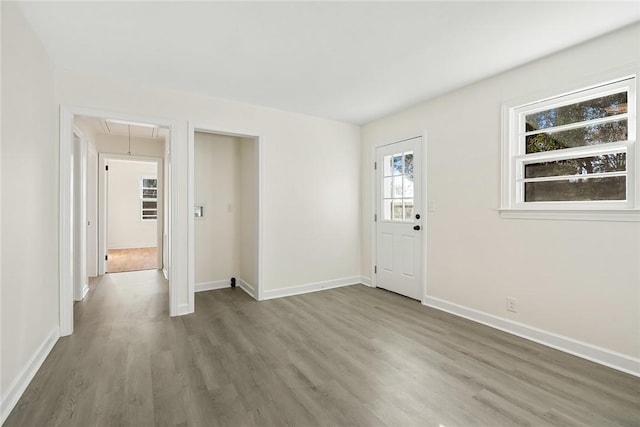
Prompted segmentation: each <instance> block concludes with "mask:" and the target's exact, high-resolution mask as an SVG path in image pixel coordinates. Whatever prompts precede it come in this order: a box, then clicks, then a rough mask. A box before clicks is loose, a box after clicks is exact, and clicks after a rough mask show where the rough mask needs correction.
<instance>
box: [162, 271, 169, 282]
mask: <svg viewBox="0 0 640 427" xmlns="http://www.w3.org/2000/svg"><path fill="white" fill-rule="evenodd" d="M162 274H163V275H164V278H165V280H169V270H167V269H166V268H163V269H162Z"/></svg>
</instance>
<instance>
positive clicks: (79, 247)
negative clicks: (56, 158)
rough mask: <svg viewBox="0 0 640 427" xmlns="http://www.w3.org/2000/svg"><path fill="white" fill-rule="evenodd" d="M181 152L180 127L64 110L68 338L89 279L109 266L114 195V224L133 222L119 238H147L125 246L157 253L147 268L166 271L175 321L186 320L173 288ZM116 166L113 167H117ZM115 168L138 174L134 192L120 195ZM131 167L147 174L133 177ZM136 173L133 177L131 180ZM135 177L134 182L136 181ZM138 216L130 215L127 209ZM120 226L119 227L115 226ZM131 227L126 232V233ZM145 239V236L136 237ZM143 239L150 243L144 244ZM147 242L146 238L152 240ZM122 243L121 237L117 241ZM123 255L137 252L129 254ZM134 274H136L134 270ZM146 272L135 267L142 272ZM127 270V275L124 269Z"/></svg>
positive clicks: (63, 320) (64, 331)
mask: <svg viewBox="0 0 640 427" xmlns="http://www.w3.org/2000/svg"><path fill="white" fill-rule="evenodd" d="M176 146H177V138H176V124H175V122H173V121H168V120H164V119H154V118H143V117H138V116H132V115H128V114H122V113H111V112H103V111H97V110H90V109H84V108H69V107H61V110H60V273H59V274H60V279H59V283H60V334H61V335H62V336H65V335H70V334H71V333H72V332H73V302H74V301H79V300H82V299H83V298H84V297H85V296H86V295H87V291H88V289H89V288H88V283H89V277H95V276H100V275H104V274H105V273H107V272H109V271H110V270H113V268H109V267H108V254H109V249H110V248H109V246H112V248H111V249H113V246H115V245H117V244H118V243H116V244H113V243H112V244H111V245H109V239H108V234H107V233H108V229H109V228H110V227H109V226H108V222H109V221H108V218H109V216H110V215H109V214H108V212H107V211H108V209H109V204H108V203H107V202H108V195H109V192H108V191H107V190H108V189H109V187H112V190H114V191H112V196H113V197H112V198H111V202H112V204H113V205H114V206H113V207H112V213H113V215H112V216H113V217H114V221H116V220H117V215H116V213H120V211H123V212H125V216H129V217H131V218H132V219H133V221H132V222H131V223H129V224H125V225H122V224H120V225H119V226H113V225H112V226H113V228H114V231H115V232H119V233H120V238H122V236H124V235H129V237H135V236H137V237H138V238H139V239H138V240H135V239H133V238H132V239H129V240H128V241H126V240H122V239H121V240H120V244H121V245H124V246H127V245H130V244H131V242H132V241H134V240H135V242H136V243H134V244H133V246H137V247H143V248H144V249H151V248H152V249H153V252H154V253H153V254H152V255H151V256H148V254H146V255H147V256H146V257H145V262H146V264H145V266H144V268H156V269H162V270H163V273H164V276H165V278H166V279H167V280H168V287H169V314H170V315H177V314H178V311H179V310H178V300H177V292H176V289H175V287H174V286H172V283H176V282H175V280H172V279H173V277H172V274H173V273H172V271H171V270H170V264H171V262H170V261H171V256H170V254H171V252H172V251H171V245H172V244H174V242H175V239H174V238H173V236H172V232H175V230H174V228H173V227H170V225H171V221H170V219H171V218H172V217H173V216H174V215H175V210H176V208H175V206H174V205H172V204H171V200H175V185H172V183H171V182H170V181H169V180H167V182H166V185H165V180H164V177H166V176H168V177H170V176H171V175H170V172H171V167H172V166H171V157H170V153H171V152H172V149H173V150H174V151H175V148H176ZM111 162H112V163H113V164H112V165H109V163H111ZM109 166H111V167H112V168H113V169H116V168H117V169H118V170H119V172H123V175H122V176H124V175H127V174H128V175H136V174H137V175H138V176H137V177H136V178H135V179H134V180H133V181H132V183H131V182H129V186H133V187H134V188H128V189H127V190H128V191H127V192H123V191H122V190H118V191H115V187H117V185H119V184H123V185H124V187H126V186H127V183H126V182H125V181H126V180H121V181H123V182H122V183H119V184H117V183H116V181H115V180H114V181H113V182H112V183H111V186H110V185H109V183H108V182H107V178H108V176H107V175H106V173H107V172H108V171H107V168H108V167H109ZM130 166H140V167H141V168H143V169H135V168H134V169H135V170H130V169H131V168H130ZM125 171H128V172H127V173H124V172H125ZM128 175H127V176H128ZM125 200H126V201H127V203H129V202H131V203H132V205H135V208H134V209H129V208H127V209H125V207H124V204H123V203H124V202H125ZM111 222H112V223H113V221H111ZM133 223H137V224H138V225H144V226H146V229H147V233H146V234H144V233H142V232H140V233H138V231H140V230H137V231H136V230H134V229H132V228H128V229H127V228H126V227H127V226H131V225H132V224H133ZM123 227H124V228H123ZM136 233H137V234H136ZM141 236H142V237H141ZM145 236H146V237H145ZM114 239H116V241H118V240H117V238H115V237H114ZM121 249H130V248H124V247H121ZM132 269H133V268H132ZM138 269H140V268H137V267H136V268H135V270H138ZM119 271H125V269H120V270H119Z"/></svg>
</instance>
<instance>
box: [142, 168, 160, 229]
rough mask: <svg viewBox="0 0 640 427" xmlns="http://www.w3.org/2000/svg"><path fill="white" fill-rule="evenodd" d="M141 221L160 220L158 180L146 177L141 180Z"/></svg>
mask: <svg viewBox="0 0 640 427" xmlns="http://www.w3.org/2000/svg"><path fill="white" fill-rule="evenodd" d="M140 219H142V220H143V221H155V220H157V219H158V179H157V178H150V177H144V178H142V179H141V180H140Z"/></svg>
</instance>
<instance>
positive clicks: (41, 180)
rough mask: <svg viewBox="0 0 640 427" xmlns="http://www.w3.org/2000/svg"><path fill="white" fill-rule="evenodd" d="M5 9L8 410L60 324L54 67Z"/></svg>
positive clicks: (2, 384)
mask: <svg viewBox="0 0 640 427" xmlns="http://www.w3.org/2000/svg"><path fill="white" fill-rule="evenodd" d="M0 7H1V8H2V123H3V126H2V160H1V162H2V167H1V171H2V179H1V182H2V191H1V194H2V214H1V218H2V222H1V234H2V247H3V251H2V268H1V273H2V278H1V283H2V288H1V293H2V298H1V300H2V307H1V314H0V319H1V323H2V326H1V335H0V341H1V342H2V345H1V346H0V347H1V350H0V356H1V357H0V358H1V360H2V361H1V362H0V363H1V365H0V390H2V399H3V407H4V404H5V398H6V397H7V393H11V392H12V388H11V386H12V384H14V381H16V380H19V379H20V378H24V377H21V376H20V375H21V374H24V373H25V371H24V370H27V368H28V364H29V362H30V360H31V358H32V357H33V356H34V355H35V354H36V352H37V350H38V349H39V348H40V346H41V345H43V344H45V342H46V339H47V338H48V337H49V336H50V334H51V332H52V331H54V330H55V329H56V328H57V326H58V141H57V137H56V119H57V114H56V108H55V105H54V82H53V68H52V64H51V62H50V60H49V58H48V56H47V54H46V53H45V51H44V49H43V47H42V45H41V43H40V41H39V40H38V39H37V38H36V36H35V34H34V33H33V32H32V31H31V30H30V28H29V27H28V25H27V23H26V22H25V20H24V18H23V16H22V15H21V13H20V12H19V11H18V10H17V6H16V5H15V4H14V3H10V2H2V3H1V5H0ZM8 248H9V249H8ZM34 263H36V265H34ZM3 415H6V414H3Z"/></svg>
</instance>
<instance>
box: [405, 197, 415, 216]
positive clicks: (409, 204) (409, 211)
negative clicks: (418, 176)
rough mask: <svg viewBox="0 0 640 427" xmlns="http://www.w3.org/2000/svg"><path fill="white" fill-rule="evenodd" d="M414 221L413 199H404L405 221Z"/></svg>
mask: <svg viewBox="0 0 640 427" xmlns="http://www.w3.org/2000/svg"><path fill="white" fill-rule="evenodd" d="M412 219H413V199H404V220H405V221H411V220H412Z"/></svg>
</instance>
